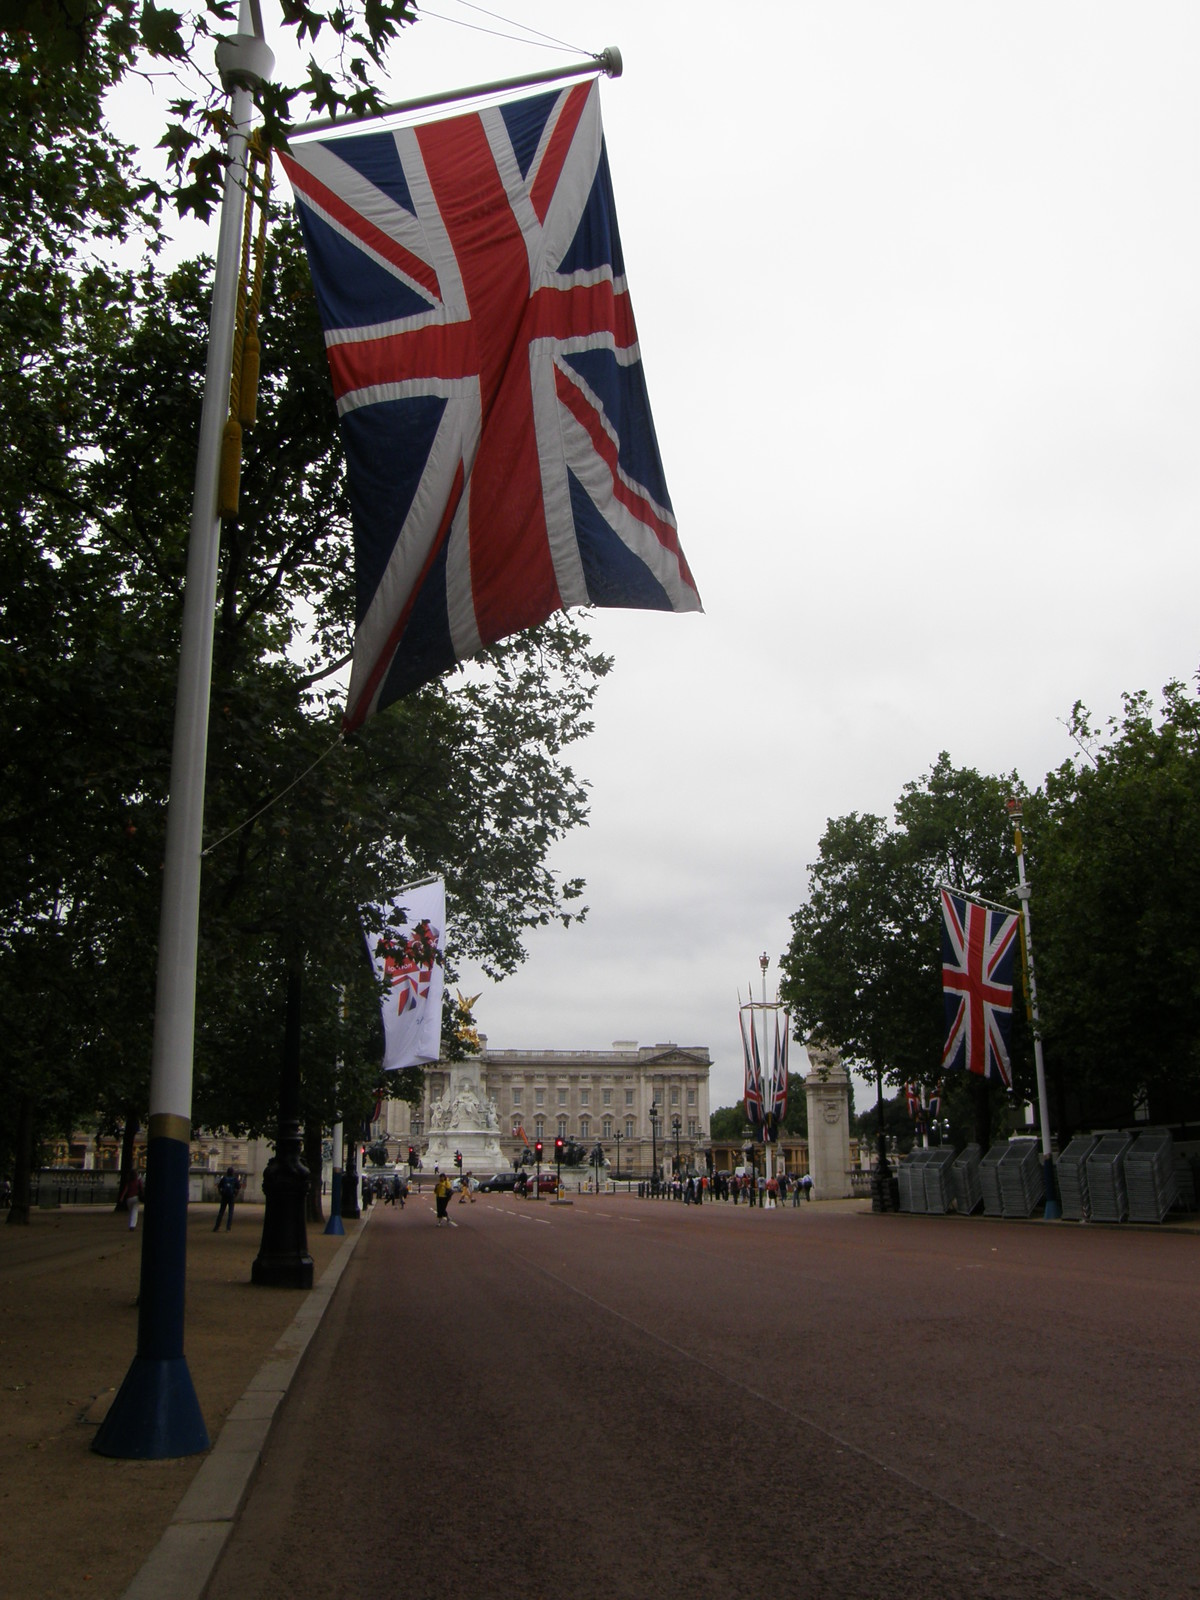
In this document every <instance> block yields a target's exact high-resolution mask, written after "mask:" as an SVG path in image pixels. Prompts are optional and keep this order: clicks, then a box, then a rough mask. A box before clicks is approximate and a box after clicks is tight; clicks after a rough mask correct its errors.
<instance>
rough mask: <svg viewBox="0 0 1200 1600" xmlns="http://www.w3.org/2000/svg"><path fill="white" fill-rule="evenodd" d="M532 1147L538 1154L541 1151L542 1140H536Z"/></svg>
mask: <svg viewBox="0 0 1200 1600" xmlns="http://www.w3.org/2000/svg"><path fill="white" fill-rule="evenodd" d="M533 1148H534V1149H535V1150H536V1151H537V1153H538V1155H539V1156H540V1155H541V1153H542V1141H541V1140H540V1139H539V1140H538V1142H537V1143H536V1144H535V1145H534V1147H533Z"/></svg>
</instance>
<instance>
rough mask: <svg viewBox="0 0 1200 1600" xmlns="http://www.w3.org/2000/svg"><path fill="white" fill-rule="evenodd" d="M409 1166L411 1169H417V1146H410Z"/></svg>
mask: <svg viewBox="0 0 1200 1600" xmlns="http://www.w3.org/2000/svg"><path fill="white" fill-rule="evenodd" d="M408 1164H409V1166H410V1167H415V1166H416V1164H417V1151H416V1147H415V1145H411V1144H410V1145H409V1147H408Z"/></svg>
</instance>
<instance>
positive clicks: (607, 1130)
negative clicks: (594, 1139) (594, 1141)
mask: <svg viewBox="0 0 1200 1600" xmlns="http://www.w3.org/2000/svg"><path fill="white" fill-rule="evenodd" d="M600 1126H601V1128H602V1129H603V1132H602V1134H601V1138H604V1139H611V1138H612V1118H611V1117H605V1119H604V1121H603V1122H602V1123H601V1124H600Z"/></svg>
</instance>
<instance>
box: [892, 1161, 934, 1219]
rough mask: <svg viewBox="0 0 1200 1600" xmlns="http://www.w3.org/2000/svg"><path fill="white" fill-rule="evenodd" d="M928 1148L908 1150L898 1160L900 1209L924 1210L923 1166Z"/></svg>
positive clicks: (925, 1208) (925, 1207)
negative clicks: (899, 1160)
mask: <svg viewBox="0 0 1200 1600" xmlns="http://www.w3.org/2000/svg"><path fill="white" fill-rule="evenodd" d="M929 1154H930V1152H929V1151H928V1150H910V1151H909V1152H908V1154H907V1155H906V1156H905V1157H904V1158H903V1160H902V1161H901V1162H900V1168H899V1174H898V1175H899V1179H900V1209H901V1211H925V1210H927V1209H928V1207H927V1206H926V1204H925V1177H924V1166H925V1161H926V1158H927V1157H928V1156H929Z"/></svg>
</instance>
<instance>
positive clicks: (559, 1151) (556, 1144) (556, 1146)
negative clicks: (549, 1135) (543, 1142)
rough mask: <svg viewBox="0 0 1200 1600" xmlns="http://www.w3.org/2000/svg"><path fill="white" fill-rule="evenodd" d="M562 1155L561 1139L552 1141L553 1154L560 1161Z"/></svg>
mask: <svg viewBox="0 0 1200 1600" xmlns="http://www.w3.org/2000/svg"><path fill="white" fill-rule="evenodd" d="M562 1153H563V1141H562V1140H561V1139H555V1141H554V1154H555V1155H556V1156H557V1157H558V1158H559V1159H560V1160H561V1159H562Z"/></svg>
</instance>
